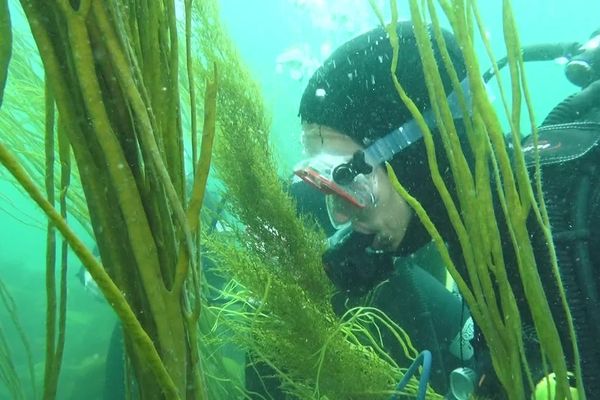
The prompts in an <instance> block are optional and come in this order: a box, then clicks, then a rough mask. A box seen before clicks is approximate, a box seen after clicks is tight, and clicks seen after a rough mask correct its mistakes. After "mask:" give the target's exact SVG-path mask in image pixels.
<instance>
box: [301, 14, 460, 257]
mask: <svg viewBox="0 0 600 400" xmlns="http://www.w3.org/2000/svg"><path fill="white" fill-rule="evenodd" d="M397 33H398V38H399V47H400V48H399V54H400V59H399V61H398V66H397V69H396V76H397V78H398V80H399V81H400V84H401V85H402V86H403V87H404V89H405V91H406V93H407V95H408V96H409V97H410V98H411V99H412V100H413V101H414V102H415V104H416V105H417V107H418V108H419V109H420V110H421V112H423V111H426V110H427V109H428V108H429V107H430V102H429V96H428V93H427V87H426V84H425V78H424V74H423V70H422V64H421V59H420V55H419V52H418V49H417V43H416V39H415V36H414V32H413V27H412V25H411V23H410V22H400V23H398V25H397ZM444 39H445V42H446V46H447V48H448V52H449V54H450V57H451V59H452V61H453V63H454V67H455V69H456V72H457V74H458V79H459V80H462V79H463V78H464V77H465V75H466V71H465V66H464V62H463V60H462V55H461V52H460V49H459V47H458V45H457V43H456V41H455V40H454V38H453V36H452V35H451V34H450V33H448V32H444ZM434 54H435V56H436V59H437V60H438V65H439V68H440V73H441V77H442V82H443V84H444V88H445V90H446V94H449V93H450V92H451V91H452V86H451V81H450V78H449V75H448V73H447V72H446V70H445V68H444V66H443V62H442V60H441V56H440V52H439V49H438V48H437V47H436V46H434ZM392 55H393V51H392V47H391V44H390V41H389V38H388V36H387V33H386V31H385V30H384V29H383V28H377V29H374V30H372V31H369V32H367V33H364V34H362V35H360V36H358V37H356V38H354V39H352V40H350V41H349V42H347V43H345V44H343V45H342V46H340V47H339V48H338V49H336V50H335V51H334V52H333V53H332V54H331V56H330V57H329V58H328V59H327V60H326V61H325V62H324V64H323V65H322V66H321V67H320V68H319V69H318V70H317V71H316V72H315V73H314V75H313V76H312V77H311V79H310V80H309V82H308V84H307V87H306V89H305V91H304V94H303V96H302V99H301V101H300V110H299V116H300V118H301V121H302V127H303V134H302V140H303V144H304V149H305V151H306V153H307V155H308V156H309V157H312V158H313V160H314V161H315V163H313V164H310V163H308V164H306V165H303V166H302V169H301V173H305V175H304V176H302V177H303V179H305V180H309V181H310V183H312V184H313V185H315V186H317V187H319V188H320V189H321V190H323V191H324V192H325V193H326V194H327V195H328V199H329V200H330V201H328V208H329V214H330V218H331V219H332V222H333V223H334V225H336V224H338V225H344V223H351V224H352V226H353V228H354V230H356V231H359V232H364V233H373V234H375V235H376V236H375V237H376V239H375V243H376V244H379V246H378V247H380V248H382V249H385V250H390V249H395V248H396V247H397V246H398V245H399V243H400V242H401V241H402V239H403V237H404V234H405V231H406V229H407V226H408V221H409V219H410V210H409V208H408V206H407V205H406V204H405V203H404V201H403V200H402V199H401V198H400V196H399V195H398V194H397V193H395V191H394V190H393V189H392V188H391V185H390V184H389V181H388V179H387V177H386V173H385V170H384V168H383V166H381V165H379V166H375V168H374V170H373V171H372V172H370V173H365V174H364V175H365V179H363V178H360V180H359V181H356V182H355V184H353V185H349V186H346V185H336V183H340V182H337V181H336V180H335V179H334V178H333V173H332V172H333V169H334V168H330V169H331V171H329V170H328V167H327V165H328V163H329V164H331V163H332V162H333V161H328V160H333V157H346V159H350V158H352V156H353V155H354V154H356V151H357V150H364V149H365V148H366V147H367V146H369V145H370V144H372V143H373V142H375V141H376V140H377V139H379V138H381V137H383V136H385V135H387V134H388V133H389V132H391V131H392V130H394V129H397V128H398V127H400V126H402V125H403V124H404V123H406V122H407V121H409V120H410V119H411V118H412V116H411V114H410V112H409V111H408V109H407V108H406V106H405V105H404V103H403V102H402V100H401V99H400V97H399V95H398V93H397V91H396V89H395V87H394V83H393V80H392V77H391V73H390V68H391V61H392ZM318 163H321V164H319V165H320V167H319V166H317V164H318ZM390 164H391V165H392V167H393V168H394V171H395V173H396V175H397V176H398V178H399V180H400V182H401V183H402V184H403V185H404V186H405V187H406V188H407V189H408V190H409V192H411V193H412V192H413V191H416V192H417V193H419V192H421V193H424V194H425V197H430V195H429V194H427V191H429V190H432V189H433V184H432V183H431V177H430V173H429V168H428V167H427V163H426V153H425V147H424V144H423V141H422V140H419V141H416V142H415V143H413V144H411V145H410V146H408V147H407V148H406V149H404V150H402V151H400V152H399V153H398V154H396V155H395V156H394V157H393V159H392V160H391V161H390ZM323 166H324V167H323ZM331 166H333V164H331ZM313 167H315V168H314V169H311V168H313ZM319 168H321V169H319ZM313 173H314V175H309V174H313ZM314 176H319V177H320V178H322V179H316V178H315V177H314ZM331 181H335V182H333V183H332V182H331ZM424 184H425V185H427V189H425V188H424V187H423V185H424ZM433 190H435V189H433ZM344 200H346V202H344ZM334 201H335V204H333V202H334ZM348 203H350V204H348ZM352 205H354V206H360V207H359V209H357V208H356V207H354V208H352V207H351V206H352ZM357 210H358V212H357ZM397 218H400V220H397Z"/></svg>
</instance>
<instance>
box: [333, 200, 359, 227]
mask: <svg viewBox="0 0 600 400" xmlns="http://www.w3.org/2000/svg"><path fill="white" fill-rule="evenodd" d="M325 204H327V215H329V220H330V221H331V224H332V225H333V227H334V228H335V229H343V228H345V227H347V226H348V225H350V223H351V222H352V217H353V216H354V215H356V213H357V212H358V211H359V208H358V207H356V206H353V205H352V204H350V202H348V201H346V200H344V199H342V198H341V197H340V196H338V195H335V194H328V195H326V196H325Z"/></svg>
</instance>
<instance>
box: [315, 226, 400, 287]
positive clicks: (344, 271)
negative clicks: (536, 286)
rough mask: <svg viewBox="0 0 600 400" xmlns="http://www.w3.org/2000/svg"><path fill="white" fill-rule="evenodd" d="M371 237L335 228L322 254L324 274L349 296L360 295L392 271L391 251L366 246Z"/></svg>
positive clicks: (371, 241) (369, 242)
mask: <svg viewBox="0 0 600 400" xmlns="http://www.w3.org/2000/svg"><path fill="white" fill-rule="evenodd" d="M374 236H375V235H365V234H362V233H358V232H354V231H352V230H350V229H347V230H342V231H339V232H338V233H337V234H335V235H334V236H332V237H331V238H330V240H329V248H328V249H327V251H326V252H325V254H323V264H324V266H325V272H326V273H327V276H328V277H329V279H331V281H332V282H333V284H334V285H335V286H336V287H337V288H338V289H340V290H343V291H345V292H346V293H347V294H348V295H350V296H363V295H364V294H366V293H367V292H368V291H369V290H371V289H373V288H374V287H375V286H376V285H377V284H378V283H380V282H382V281H384V280H386V279H387V278H389V277H390V275H391V274H392V272H393V271H394V256H393V254H392V253H389V252H384V251H381V250H375V249H372V248H371V247H370V246H371V243H373V238H374Z"/></svg>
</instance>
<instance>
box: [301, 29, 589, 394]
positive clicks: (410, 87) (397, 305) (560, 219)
mask: <svg viewBox="0 0 600 400" xmlns="http://www.w3.org/2000/svg"><path fill="white" fill-rule="evenodd" d="M397 33H398V38H399V46H400V49H399V54H400V60H399V62H398V66H397V69H396V71H395V73H396V77H397V78H398V80H399V82H400V84H401V85H402V86H403V88H404V89H405V91H406V93H407V95H408V96H409V97H410V98H411V99H412V100H413V101H414V102H415V104H416V106H417V107H418V109H419V110H420V111H421V112H422V113H425V114H426V113H427V110H428V109H429V108H430V102H429V98H428V93H427V89H426V85H425V78H424V75H423V72H422V64H421V60H420V56H419V53H418V49H417V44H416V39H415V37H414V32H413V28H412V25H411V23H410V22H400V23H398V25H397ZM444 38H445V42H446V45H447V47H448V52H449V54H450V58H451V61H452V63H453V64H454V68H455V70H456V73H457V74H458V78H459V80H460V81H463V79H464V78H465V77H466V69H465V65H464V61H463V58H462V54H461V51H460V48H459V46H458V44H457V43H456V41H455V39H454V37H453V36H452V34H450V33H449V32H444ZM599 42H600V35H598V32H595V33H594V34H593V35H592V39H590V41H589V42H588V43H586V44H585V45H583V46H580V45H579V44H577V43H564V44H562V43H561V44H556V45H544V46H534V47H531V48H525V49H523V58H524V60H525V61H536V60H540V61H541V60H552V59H555V58H558V57H561V56H564V57H567V58H568V59H569V62H568V64H567V65H566V76H567V78H568V79H569V80H570V81H571V82H572V83H574V84H576V85H578V86H579V87H581V88H582V90H581V91H580V92H578V93H577V94H575V95H573V96H571V97H569V98H567V99H566V100H564V101H563V102H562V103H560V104H559V105H558V106H557V107H555V108H554V109H553V110H552V111H551V112H550V114H549V115H548V116H547V117H546V119H545V120H544V121H543V123H542V125H541V127H540V129H539V143H538V149H539V150H540V152H539V153H540V158H541V164H542V171H543V176H544V197H545V201H546V206H547V209H548V214H549V218H550V224H551V225H552V228H553V239H554V242H555V244H556V251H557V257H558V264H559V266H560V275H561V280H562V282H563V284H564V287H565V291H566V295H567V299H568V302H569V307H570V311H571V313H572V316H573V320H574V323H575V329H576V336H577V342H578V348H579V353H580V358H581V367H582V370H583V373H582V375H583V384H584V386H585V390H586V395H587V398H588V399H596V398H600V315H598V314H597V313H596V310H598V309H600V308H599V306H600V291H599V290H598V287H599V285H600V282H599V277H600V246H598V244H600V243H599V239H600V184H599V182H600V169H599V166H600V165H599V164H598V160H599V156H600V154H599V150H598V142H599V141H600V80H598V79H599V78H600V50H598V44H599ZM433 47H434V53H435V56H436V59H437V61H438V65H439V69H440V74H441V77H442V82H443V84H444V89H445V92H446V95H447V96H450V94H451V92H452V85H451V81H450V78H449V75H448V72H447V71H446V69H445V67H444V63H443V62H442V61H441V56H440V51H439V49H438V48H437V47H436V45H435V44H434V46H433ZM391 60H392V48H391V45H390V42H389V39H388V37H387V34H386V32H385V30H384V29H383V28H377V29H374V30H372V31H369V32H367V33H364V34H362V35H360V36H358V37H356V38H354V39H352V40H350V41H348V42H346V43H345V44H343V45H342V46H340V47H339V48H338V49H336V50H335V51H334V52H333V53H332V54H331V56H330V57H329V58H328V59H327V60H326V61H325V62H324V63H323V65H322V66H321V67H319V69H318V70H317V71H316V72H315V73H314V74H313V76H312V77H311V79H310V80H309V82H308V84H307V87H306V89H305V91H304V94H303V95H302V98H301V101H300V107H299V117H300V119H301V123H302V142H303V146H304V149H305V152H306V155H307V158H306V159H305V160H303V161H302V162H301V163H300V164H298V166H297V167H296V168H295V174H296V175H297V176H298V177H299V178H301V179H302V181H301V182H297V183H295V184H293V185H292V194H293V195H294V197H296V199H297V201H298V203H299V208H300V212H308V213H313V214H314V215H315V216H316V217H317V219H319V220H320V221H321V223H322V225H323V226H324V227H325V230H326V232H327V231H328V230H329V232H328V233H329V234H331V236H330V238H329V248H328V250H327V252H326V253H325V254H324V255H323V262H324V266H325V269H326V272H327V274H328V276H329V277H330V279H331V280H332V282H333V283H334V284H335V285H336V287H337V288H338V289H339V290H340V293H341V294H342V295H343V296H346V297H348V298H356V297H361V296H364V295H366V294H367V293H373V289H374V288H375V293H376V294H375V297H376V298H377V302H378V303H379V304H378V305H376V306H378V307H380V308H382V310H383V311H385V312H386V313H388V315H389V316H390V317H391V318H392V319H393V320H394V321H395V322H397V323H398V324H399V325H400V326H401V327H403V328H404V329H405V330H406V331H407V332H408V334H409V336H410V337H411V339H412V340H413V343H414V344H415V347H417V348H420V349H428V350H429V352H428V353H430V356H431V360H430V363H431V364H430V365H431V382H430V383H431V384H432V386H433V387H434V389H436V390H437V391H438V392H441V393H447V398H449V399H458V400H463V399H467V398H470V396H471V395H472V394H475V395H477V396H480V397H482V398H503V396H502V394H501V393H502V392H503V390H502V387H501V386H500V384H499V382H498V380H497V378H495V374H494V371H493V368H492V364H491V360H490V358H489V352H488V351H487V347H486V346H487V345H486V344H485V341H484V340H483V337H482V335H481V334H480V332H479V331H478V329H477V327H476V326H475V333H474V335H473V332H472V331H473V325H472V321H471V319H470V317H469V314H468V309H467V308H466V306H465V305H464V304H463V301H462V299H461V298H460V296H455V295H453V294H452V293H451V292H450V291H448V290H447V289H446V287H445V286H444V283H443V282H441V281H440V279H436V278H435V277H434V275H435V274H432V273H431V271H425V270H424V269H422V268H420V267H419V266H416V265H410V262H408V263H407V262H406V260H409V261H410V260H411V258H412V257H413V256H414V255H415V254H417V253H418V252H419V250H421V249H423V248H424V247H426V246H427V245H428V244H429V243H430V242H431V237H430V235H429V234H428V233H427V231H426V229H425V227H424V226H423V225H422V223H421V222H420V220H419V219H418V218H417V217H416V216H415V215H414V213H413V211H412V209H411V208H410V207H409V206H408V204H407V203H406V202H405V201H404V200H403V198H402V197H400V195H399V194H398V193H397V192H396V191H395V190H393V188H392V186H391V184H390V182H389V179H388V177H387V173H386V171H385V168H384V167H383V165H382V164H383V163H382V161H388V162H389V163H390V165H391V167H392V168H393V170H394V172H395V174H396V175H397V177H398V180H399V181H400V182H401V183H402V185H403V186H404V187H405V188H406V189H407V190H408V192H409V193H410V194H411V195H412V196H414V197H415V198H416V199H417V200H418V201H419V202H420V203H421V205H422V206H423V207H424V209H425V210H426V212H427V214H428V215H429V216H430V218H431V220H432V221H433V223H434V225H435V226H436V227H437V229H438V230H439V231H440V233H441V236H442V237H443V238H444V240H445V241H446V244H447V247H448V249H449V251H450V254H451V257H452V259H453V261H454V262H455V264H456V265H457V266H460V265H461V264H460V261H461V259H462V258H461V254H460V246H459V245H458V238H457V235H456V233H455V232H454V230H453V228H452V224H451V223H450V220H449V217H448V215H447V212H446V209H445V207H444V203H443V202H442V199H441V197H440V194H439V193H438V190H437V189H436V188H435V186H434V183H433V180H432V177H431V175H430V168H429V165H428V159H427V155H426V150H425V144H424V140H422V136H421V133H420V130H419V129H418V128H416V129H415V127H416V125H415V124H414V121H412V117H411V114H410V112H409V111H408V109H407V108H406V106H405V105H404V104H403V102H402V101H401V99H400V97H399V96H398V94H397V92H396V89H395V87H394V84H393V81H392V78H391V76H390V65H391ZM505 64H506V59H503V60H500V61H499V62H498V65H499V66H500V67H502V66H504V65H505ZM492 76H493V73H492V72H488V73H486V75H484V79H485V80H486V81H487V80H489V79H490V78H491V77H492ZM449 101H450V97H449ZM430 114H431V113H430ZM455 119H456V121H455V122H456V124H457V129H459V131H460V130H463V131H464V129H461V121H460V119H461V118H460V115H458V116H457V115H455ZM430 125H432V124H430ZM432 128H433V129H432V134H433V138H434V141H435V145H436V148H441V147H440V146H442V143H441V138H440V135H439V134H436V130H435V127H433V126H432ZM460 139H461V141H464V142H465V143H467V142H466V140H467V138H466V135H465V134H462V135H460ZM390 143H391V145H390ZM462 148H463V149H464V150H465V157H466V159H467V161H468V162H469V164H470V165H474V158H473V155H472V154H470V153H469V149H470V146H469V145H468V144H466V145H464V146H462ZM534 148H535V147H534V146H533V139H532V138H531V137H527V138H525V139H524V140H523V150H524V154H525V159H526V162H528V166H529V167H530V168H533V167H532V165H533V161H531V160H533V154H534V153H535V152H533V151H532V150H533V149H534ZM376 152H383V153H385V152H387V155H386V156H383V157H379V158H378V157H377V156H374V154H375V153H376ZM437 158H438V159H437V162H438V166H439V170H440V172H441V174H442V177H443V179H444V181H445V184H446V185H447V187H448V189H449V190H450V192H451V193H455V191H456V188H455V187H454V183H453V182H454V181H453V179H452V177H451V173H450V168H449V162H448V160H447V158H446V154H445V152H443V151H440V152H438V153H437ZM530 159H531V160H530ZM373 160H377V161H378V162H373ZM307 183H308V185H307ZM496 216H497V217H498V227H499V229H500V230H501V231H503V230H504V232H501V233H502V237H503V242H502V246H503V250H504V254H505V260H506V265H507V269H508V275H509V276H510V277H512V278H513V279H512V281H511V285H512V287H513V290H514V292H515V296H516V299H517V303H518V306H519V309H520V312H521V314H522V319H523V332H524V335H523V336H524V341H525V348H526V351H527V356H528V360H530V365H531V367H532V374H533V377H534V380H535V382H542V381H543V382H548V381H549V380H546V379H543V378H544V372H543V371H544V368H543V365H542V361H541V357H540V355H539V354H538V353H539V346H538V345H537V342H536V341H537V337H536V334H535V330H534V329H533V324H532V320H531V316H530V314H529V308H528V306H527V303H526V300H525V296H524V293H523V289H522V285H521V284H520V283H519V281H518V279H519V277H518V273H516V268H517V267H516V255H515V254H514V250H512V245H511V242H510V236H509V234H508V232H506V230H507V228H506V224H505V223H504V221H503V213H502V212H501V210H500V209H498V210H497V212H496ZM533 218H534V217H533V216H531V217H530V220H531V222H534V220H533ZM528 226H529V227H530V230H529V232H530V234H531V238H532V245H533V246H534V249H535V254H536V260H539V261H538V270H539V273H540V276H541V279H542V283H543V285H544V289H545V292H546V297H547V298H548V299H549V303H550V307H551V310H552V314H553V317H554V320H555V321H556V323H557V328H558V330H559V333H560V336H561V340H562V341H563V343H562V344H563V349H564V350H565V355H566V357H567V362H568V367H569V369H570V371H574V365H573V363H574V357H573V354H571V346H570V345H568V343H569V342H568V338H569V335H568V331H567V323H566V317H565V315H564V314H565V313H564V310H563V309H562V306H561V304H560V301H559V295H558V291H557V288H556V284H555V283H554V278H553V276H552V272H551V267H550V265H549V263H548V262H546V261H544V260H545V259H546V258H547V257H544V255H545V254H547V253H545V252H546V250H545V249H546V247H545V241H544V236H543V234H542V232H541V230H540V228H535V227H536V226H537V225H536V224H534V223H531V224H528ZM538 256H539V257H538ZM459 270H461V269H460V267H459ZM462 271H463V272H464V267H463V269H462ZM511 272H514V273H511ZM473 336H474V338H473ZM471 338H473V339H472V340H470V339H471ZM390 342H391V339H390ZM390 346H392V345H389V344H388V351H389V352H390V353H391V354H392V355H393V357H394V358H396V359H397V360H398V359H399V357H401V356H400V355H399V354H398V352H397V349H396V350H395V349H394V348H393V347H390ZM534 360H535V362H533V361H534ZM400 362H402V361H400ZM403 364H404V365H406V362H404V363H403ZM548 390H549V388H548V387H545V386H544V385H538V386H536V388H535V389H534V390H533V393H532V396H533V398H535V399H537V398H539V399H542V398H547V396H548V395H547V392H548ZM573 398H576V397H573Z"/></svg>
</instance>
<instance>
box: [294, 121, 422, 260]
mask: <svg viewBox="0 0 600 400" xmlns="http://www.w3.org/2000/svg"><path fill="white" fill-rule="evenodd" d="M302 144H303V147H304V151H305V153H306V155H307V156H308V157H313V156H316V155H318V154H320V153H327V154H331V155H348V156H351V155H352V154H354V153H355V152H356V151H357V150H363V149H364V148H363V147H362V146H361V145H359V144H358V143H356V142H355V141H354V140H352V139H351V138H350V137H348V136H346V135H343V134H342V133H341V132H339V131H337V130H335V129H332V128H329V127H326V126H321V125H316V124H303V125H302ZM373 173H374V174H375V179H376V181H377V185H376V186H375V187H376V189H375V190H376V192H377V193H375V194H374V195H375V198H376V199H377V201H376V203H375V205H374V207H371V208H368V209H364V210H360V211H359V212H358V213H357V214H356V216H355V217H354V218H352V222H351V223H352V229H353V230H355V231H357V232H361V233H366V234H374V235H375V239H374V241H373V244H372V247H373V248H375V249H381V250H386V251H393V250H395V249H396V248H397V247H398V246H399V245H400V243H401V242H402V239H404V235H405V234H406V229H407V227H408V223H409V221H410V218H411V216H412V211H411V209H410V207H409V206H408V204H407V203H406V202H405V201H404V199H402V197H400V195H399V194H398V193H397V192H396V191H395V190H394V188H393V187H392V185H391V183H390V181H389V179H388V176H387V174H386V172H385V170H384V169H383V168H382V167H381V166H378V167H376V168H375V170H374V172H373Z"/></svg>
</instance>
